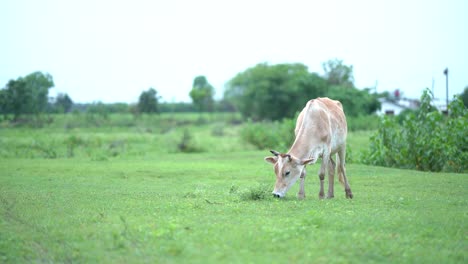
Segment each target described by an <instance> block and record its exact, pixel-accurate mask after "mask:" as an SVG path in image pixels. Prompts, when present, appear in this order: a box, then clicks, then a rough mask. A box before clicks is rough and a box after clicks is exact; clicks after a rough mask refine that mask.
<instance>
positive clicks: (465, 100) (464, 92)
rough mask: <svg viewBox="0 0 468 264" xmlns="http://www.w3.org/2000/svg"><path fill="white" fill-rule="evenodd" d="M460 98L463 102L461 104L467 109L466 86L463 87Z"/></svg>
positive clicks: (467, 94)
mask: <svg viewBox="0 0 468 264" xmlns="http://www.w3.org/2000/svg"><path fill="white" fill-rule="evenodd" d="M460 98H461V100H462V101H463V104H464V105H465V107H467V108H468V86H466V87H465V90H464V91H463V93H462V94H461V95H460Z"/></svg>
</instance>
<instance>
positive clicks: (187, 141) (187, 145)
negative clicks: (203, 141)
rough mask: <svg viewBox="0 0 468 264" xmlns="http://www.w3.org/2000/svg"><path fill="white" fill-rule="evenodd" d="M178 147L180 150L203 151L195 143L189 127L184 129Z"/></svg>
mask: <svg viewBox="0 0 468 264" xmlns="http://www.w3.org/2000/svg"><path fill="white" fill-rule="evenodd" d="M177 148H178V149H179V151H180V152H185V153H192V152H201V151H202V150H201V149H200V148H199V147H198V146H197V145H196V144H195V142H194V139H193V136H192V134H191V133H190V131H189V130H188V129H185V130H184V133H183V134H182V138H181V140H180V142H179V144H177Z"/></svg>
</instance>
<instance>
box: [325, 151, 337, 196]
mask: <svg viewBox="0 0 468 264" xmlns="http://www.w3.org/2000/svg"><path fill="white" fill-rule="evenodd" d="M335 168H336V164H335V161H333V158H332V157H331V156H330V162H329V163H328V194H327V198H328V199H331V198H333V197H335V195H334V184H335Z"/></svg>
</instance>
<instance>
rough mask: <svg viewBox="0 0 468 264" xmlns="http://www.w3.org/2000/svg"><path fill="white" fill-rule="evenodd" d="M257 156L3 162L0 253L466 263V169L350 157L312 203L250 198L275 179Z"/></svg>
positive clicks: (47, 257) (313, 194)
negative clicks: (436, 169)
mask: <svg viewBox="0 0 468 264" xmlns="http://www.w3.org/2000/svg"><path fill="white" fill-rule="evenodd" d="M264 154H265V153H263V152H236V153H222V154H220V153H201V154H200V153H199V154H167V155H158V156H157V157H155V158H141V159H136V158H128V159H126V158H114V159H111V160H108V161H92V160H89V159H86V158H84V159H79V158H75V159H52V160H50V159H49V160H44V159H8V160H6V159H3V160H1V161H0V186H1V187H0V260H1V261H2V262H6V263H18V262H82V263H92V262H94V263H95V262H104V263H110V262H120V263H128V262H148V263H161V262H162V263H172V262H180V263H188V262H189V263H202V262H203V263H207V262H208V263H212V262H220V261H221V262H240V263H246V262H253V263H257V262H259V263H271V262H275V263H284V262H297V263H304V262H309V263H310V262H314V263H348V262H353V263H363V262H367V263H369V262H388V263H457V262H458V263H463V262H464V260H465V258H466V257H467V254H466V250H467V242H466V236H467V233H466V230H467V224H466V223H467V214H466V208H467V201H468V195H467V193H466V190H467V187H468V177H467V175H466V174H443V173H438V174H434V173H423V172H415V171H407V170H396V169H386V168H378V167H368V166H363V165H353V164H350V165H349V166H348V168H347V170H348V174H349V177H350V180H351V187H352V189H353V193H354V194H355V199H353V200H346V199H345V198H344V191H343V189H342V187H341V186H337V188H336V194H335V196H336V198H335V199H333V200H318V198H317V193H318V179H317V176H316V171H317V170H318V167H317V166H315V167H311V168H309V175H308V179H307V183H306V195H307V197H306V199H305V200H303V201H300V200H297V199H296V198H295V193H296V192H297V189H298V186H297V185H296V186H295V187H294V188H293V190H291V191H290V192H289V193H288V195H287V197H286V198H285V199H282V200H277V199H273V198H272V197H270V195H266V196H263V197H261V198H260V199H256V200H255V199H249V198H248V197H247V198H246V196H245V193H246V192H247V193H248V192H258V190H259V189H262V188H259V186H272V185H273V181H274V176H273V172H272V169H271V167H270V165H268V164H266V163H264V161H263V160H262V158H263V156H264Z"/></svg>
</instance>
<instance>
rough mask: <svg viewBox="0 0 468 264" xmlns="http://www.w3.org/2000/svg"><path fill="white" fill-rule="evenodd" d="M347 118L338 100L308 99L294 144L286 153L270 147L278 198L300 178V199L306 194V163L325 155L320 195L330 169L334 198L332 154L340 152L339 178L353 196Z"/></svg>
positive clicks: (329, 191) (300, 117) (301, 114)
mask: <svg viewBox="0 0 468 264" xmlns="http://www.w3.org/2000/svg"><path fill="white" fill-rule="evenodd" d="M347 131H348V128H347V124H346V117H345V114H344V112H343V107H342V105H341V103H340V102H339V101H335V100H331V99H329V98H317V99H314V100H310V101H309V102H307V105H306V106H305V107H304V109H302V111H301V113H300V114H299V116H298V118H297V121H296V129H295V135H296V139H295V140H294V143H293V145H292V146H291V148H290V150H289V151H288V152H287V153H286V154H282V153H279V152H277V151H274V150H271V153H273V154H274V156H273V157H266V158H265V161H267V162H269V163H272V164H274V168H275V174H276V184H275V189H274V190H273V195H274V196H275V197H278V198H281V197H284V195H285V194H286V192H287V191H288V189H289V188H290V187H291V186H292V185H293V184H294V183H295V182H296V181H297V179H299V178H300V179H301V181H300V189H299V193H298V194H297V196H298V198H300V199H302V198H304V197H305V193H304V180H305V176H306V165H308V164H314V163H315V162H317V160H318V158H320V157H321V158H322V165H321V167H320V171H319V178H320V192H319V198H320V199H323V198H324V196H325V195H324V191H323V184H324V179H325V172H326V170H328V195H327V197H328V198H333V197H334V195H333V184H334V176H335V162H334V161H333V159H332V155H333V154H338V159H337V162H338V178H339V181H340V182H341V183H342V184H344V187H345V193H346V198H353V193H352V192H351V188H350V187H349V183H348V180H347V178H346V172H345V156H346V135H347Z"/></svg>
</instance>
